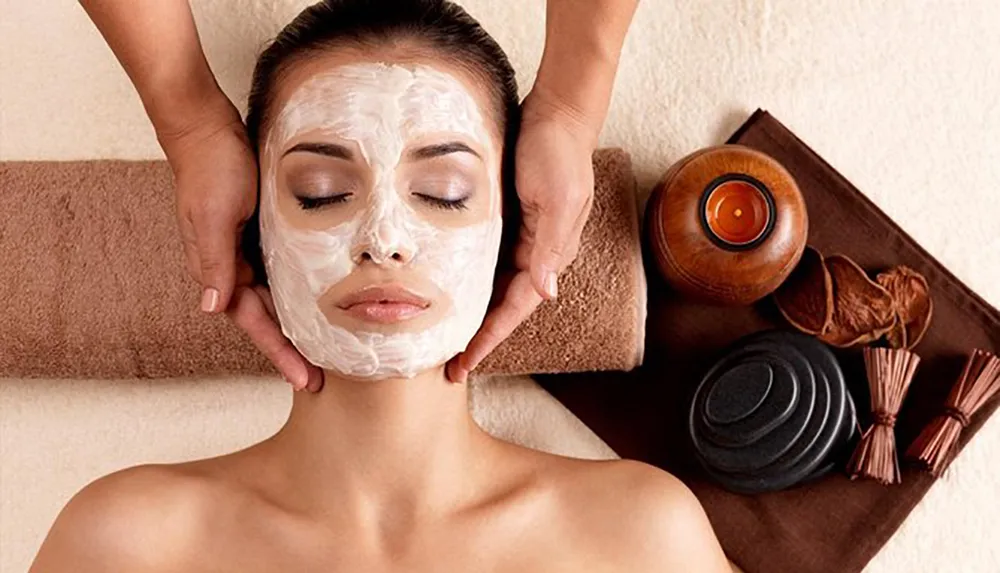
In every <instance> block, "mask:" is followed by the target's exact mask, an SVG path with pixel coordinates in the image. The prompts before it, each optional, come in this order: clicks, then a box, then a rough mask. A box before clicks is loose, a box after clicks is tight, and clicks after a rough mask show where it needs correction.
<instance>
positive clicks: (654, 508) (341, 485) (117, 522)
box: [30, 366, 730, 573]
mask: <svg viewBox="0 0 1000 573" xmlns="http://www.w3.org/2000/svg"><path fill="white" fill-rule="evenodd" d="M326 375H327V382H326V386H325V388H324V390H323V391H322V392H318V393H313V392H295V393H294V399H293V404H292V411H291V414H290V416H289V419H288V421H287V423H286V424H285V425H284V427H282V428H281V429H280V430H279V431H278V433H277V434H275V435H274V436H272V437H271V438H269V439H267V440H265V441H264V442H261V443H259V444H256V445H253V446H251V447H249V448H247V449H244V450H241V451H239V452H236V453H233V454H229V455H225V456H221V457H217V458H211V459H206V460H198V461H193V462H189V463H182V464H176V465H145V466H138V467H135V468H130V469H126V470H122V471H119V472H117V473H114V474H111V475H109V476H107V477H104V478H101V479H99V480H97V481H95V482H93V483H91V484H90V485H88V486H87V487H85V488H84V489H83V490H81V491H80V492H79V493H78V494H76V495H75V496H74V497H73V498H72V500H70V502H69V503H68V504H67V505H66V507H65V508H64V509H63V510H62V512H61V513H60V515H59V517H58V518H57V519H56V522H55V524H54V525H53V526H52V529H51V531H50V532H49V534H48V536H47V537H46V539H45V541H44V542H43V544H42V547H41V549H40V551H39V553H38V556H37V557H36V560H35V562H34V564H33V565H32V567H31V569H30V573H63V572H65V573H70V572H72V573H91V572H93V573H98V572H100V573H104V572H107V571H128V572H131V573H147V572H148V573H172V572H178V573H180V572H184V573H198V572H203V571H204V572H222V571H240V572H244V573H254V572H264V571H302V572H306V571H317V572H318V571H323V572H326V573H335V572H338V571H345V572H346V571H350V572H355V571H366V572H385V573H389V572H403V571H406V572H420V571H428V572H431V571H435V572H437V571H475V572H492V573H506V572H514V573H531V572H535V571H538V572H546V573H558V572H562V571H566V572H573V573H577V572H581V571H586V572H600V571H607V572H619V571H629V572H632V573H641V572H647V571H648V572H656V573H664V572H666V573H669V572H677V573H695V572H697V573H728V572H729V571H730V568H729V565H728V563H727V561H726V558H725V556H724V554H723V552H722V549H721V547H720V546H719V543H718V541H717V540H716V538H715V535H714V533H713V531H712V528H711V526H710V524H709V521H708V519H707V517H706V515H705V513H704V510H703V509H702V507H701V505H700V504H699V502H698V500H697V499H696V498H695V496H694V495H693V494H692V493H691V492H690V491H689V490H688V489H687V488H686V487H685V486H684V485H683V484H682V483H681V482H679V481H678V480H676V479H675V478H673V477H671V476H670V475H669V474H666V473H664V472H662V471H660V470H658V469H656V468H654V467H652V466H648V465H645V464H642V463H638V462H633V461H621V460H615V461H602V462H595V461H584V460H576V459H571V458H565V457H560V456H555V455H550V454H545V453H541V452H538V451H535V450H530V449H526V448H522V447H519V446H515V445H512V444H509V443H506V442H503V441H501V440H498V439H495V438H493V437H491V436H490V435H488V434H486V433H485V432H483V431H482V430H481V429H479V427H478V426H477V425H476V424H475V422H474V420H473V419H472V418H471V416H470V414H469V409H468V407H467V400H468V385H466V384H454V383H451V382H450V381H448V380H447V378H446V376H445V373H444V367H443V366H442V367H439V368H437V369H434V370H431V371H428V372H426V373H424V374H422V375H420V376H418V377H417V378H414V379H409V380H386V381H382V382H380V383H378V384H372V383H365V382H359V381H357V380H345V379H343V378H339V377H337V376H336V375H335V373H333V372H326Z"/></svg>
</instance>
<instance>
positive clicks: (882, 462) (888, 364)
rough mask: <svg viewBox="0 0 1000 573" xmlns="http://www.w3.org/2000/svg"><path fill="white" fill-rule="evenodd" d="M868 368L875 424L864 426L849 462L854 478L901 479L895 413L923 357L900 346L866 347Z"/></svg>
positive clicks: (886, 482)
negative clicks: (897, 453)
mask: <svg viewBox="0 0 1000 573" xmlns="http://www.w3.org/2000/svg"><path fill="white" fill-rule="evenodd" d="M864 358H865V372H866V373H867V375H868V388H869V389H870V390H871V405H872V419H873V422H874V423H873V424H872V425H871V426H870V427H869V428H868V429H867V430H865V433H864V434H862V436H861V441H860V442H859V443H858V446H857V448H856V449H855V450H854V455H852V456H851V461H850V463H849V464H848V467H849V470H850V472H851V479H857V478H859V477H863V478H869V479H874V480H876V481H878V482H880V483H882V484H892V483H899V481H900V479H901V478H900V474H899V460H898V458H897V455H896V434H895V432H894V431H893V428H894V427H895V425H896V416H897V415H898V413H899V408H900V406H901V405H902V403H903V398H904V397H905V396H906V391H907V390H908V389H909V387H910V382H912V381H913V374H914V373H915V372H916V370H917V365H918V364H920V357H919V356H917V355H916V354H914V353H912V352H910V351H909V350H903V349H901V348H898V349H897V348H865V349H864Z"/></svg>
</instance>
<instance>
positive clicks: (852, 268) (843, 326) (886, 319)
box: [819, 255, 897, 348]
mask: <svg viewBox="0 0 1000 573" xmlns="http://www.w3.org/2000/svg"><path fill="white" fill-rule="evenodd" d="M825 265H826V268H827V270H828V271H829V272H830V278H831V282H832V284H833V319H832V321H831V323H830V327H829V328H828V329H827V331H826V332H825V333H823V334H821V335H820V337H819V338H820V340H822V341H823V342H826V343H827V344H830V345H831V346H837V347H841V348H844V347H848V346H854V345H858V344H868V343H869V342H874V341H876V340H878V339H879V338H881V337H882V336H883V335H885V334H886V333H887V332H889V331H890V330H891V329H892V327H893V326H894V325H895V323H896V321H897V317H896V311H895V307H894V306H893V298H892V295H891V294H889V291H887V290H886V289H884V288H883V287H882V286H880V285H879V284H878V283H876V282H874V281H872V280H871V279H870V278H868V275H867V274H866V273H865V271H864V269H862V268H861V267H859V266H858V264H857V263H855V262H854V261H852V260H851V259H849V258H847V257H845V256H843V255H833V256H831V257H827V258H826V261H825Z"/></svg>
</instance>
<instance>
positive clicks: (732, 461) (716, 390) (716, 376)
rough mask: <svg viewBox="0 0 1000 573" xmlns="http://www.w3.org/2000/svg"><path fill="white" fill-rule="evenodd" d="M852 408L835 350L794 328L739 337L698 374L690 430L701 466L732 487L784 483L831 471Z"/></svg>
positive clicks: (851, 429)
mask: <svg viewBox="0 0 1000 573" xmlns="http://www.w3.org/2000/svg"><path fill="white" fill-rule="evenodd" d="M855 419H856V414H855V411H854V403H853V400H852V399H851V396H850V394H848V392H847V387H846V384H845V383H844V374H843V371H842V370H841V368H840V365H839V364H838V363H837V359H836V357H835V356H834V355H833V353H832V352H831V351H830V349H829V348H827V346H826V345H825V344H823V343H822V342H820V341H818V340H816V339H815V338H813V337H811V336H807V335H805V334H800V333H797V332H785V331H767V332H762V333H757V334H753V335H751V336H748V337H745V338H743V339H741V340H739V341H737V343H736V344H734V345H733V347H732V348H731V349H730V350H729V351H728V352H727V353H726V355H725V356H723V358H722V359H721V360H720V361H719V362H718V363H716V364H715V366H713V367H712V368H711V370H709V372H708V373H707V374H706V375H705V377H704V379H703V380H702V382H701V384H700V385H699V386H698V390H697V391H696V392H695V397H694V401H693V403H692V405H691V412H690V418H689V431H690V433H691V440H692V443H693V445H694V449H695V452H696V453H697V455H698V458H699V460H700V461H701V463H702V465H703V466H704V467H705V470H706V471H707V473H708V474H709V476H711V477H712V478H713V479H714V480H715V481H717V482H718V483H719V484H721V485H722V486H723V487H725V488H727V489H729V490H731V491H735V492H738V493H747V494H753V493H761V492H765V491H775V490H780V489H785V488H787V487H791V486H793V485H795V484H798V483H800V482H802V481H805V480H808V479H813V478H815V477H819V476H821V475H823V474H825V473H826V472H829V471H830V470H832V469H833V468H834V467H835V466H836V464H837V463H838V461H839V459H840V458H841V457H842V456H841V454H842V453H843V452H844V451H845V450H846V449H847V445H848V444H849V443H850V442H851V441H852V440H853V439H854V435H855V426H856V422H855Z"/></svg>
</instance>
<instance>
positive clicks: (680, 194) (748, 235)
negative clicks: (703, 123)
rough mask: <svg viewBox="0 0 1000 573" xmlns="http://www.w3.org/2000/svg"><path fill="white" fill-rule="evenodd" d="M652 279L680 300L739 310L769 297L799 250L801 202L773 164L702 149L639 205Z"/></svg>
mask: <svg viewBox="0 0 1000 573" xmlns="http://www.w3.org/2000/svg"><path fill="white" fill-rule="evenodd" d="M645 226H646V236H647V240H648V241H649V246H650V248H651V252H652V254H653V256H654V258H655V260H656V264H657V267H658V268H659V270H660V273H661V274H662V275H663V277H664V278H665V279H666V280H667V282H668V283H670V285H672V286H673V287H674V288H676V289H677V290H678V291H680V292H682V293H684V294H685V295H687V296H689V297H692V298H695V299H698V300H702V301H705V302H712V303H717V304H727V305H745V304H750V303H753V302H755V301H757V300H760V299H761V298H763V297H765V296H767V295H769V294H771V293H772V292H774V290H775V289H777V288H778V285H780V284H781V283H782V281H784V280H785V279H786V278H787V277H788V275H789V274H790V273H791V272H792V269H794V268H795V265H796V264H797V263H798V261H799V258H800V257H801V256H802V252H803V250H804V249H805V246H806V236H807V234H808V231H809V221H808V216H807V214H806V205H805V201H804V200H803V199H802V194H801V193H800V192H799V188H798V186H797V185H796V184H795V180H794V179H793V178H792V176H791V175H790V174H789V173H788V171H786V170H785V168H784V167H782V166H781V165H780V164H779V163H778V162H777V161H775V160H774V159H772V158H770V157H768V156H767V155H764V154H763V153H760V152H759V151H755V150H752V149H749V148H747V147H743V146H740V145H721V146H716V147H710V148H706V149H702V150H700V151H697V152H695V153H692V154H691V155H688V156H687V157H685V158H684V159H681V160H680V161H678V162H677V163H675V164H674V165H673V167H671V168H670V169H669V170H668V171H667V173H666V174H665V175H664V176H663V179H661V181H660V183H659V184H657V186H656V188H655V189H654V190H653V193H652V195H651V196H650V199H649V203H648V204H647V207H646V225H645Z"/></svg>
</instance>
